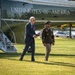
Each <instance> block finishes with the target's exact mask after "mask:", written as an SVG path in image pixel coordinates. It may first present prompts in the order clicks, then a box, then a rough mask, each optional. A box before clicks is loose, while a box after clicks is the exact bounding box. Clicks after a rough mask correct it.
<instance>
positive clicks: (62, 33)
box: [55, 31, 75, 38]
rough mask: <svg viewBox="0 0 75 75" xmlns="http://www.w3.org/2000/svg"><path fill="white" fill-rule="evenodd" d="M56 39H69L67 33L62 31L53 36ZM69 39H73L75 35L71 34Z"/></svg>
mask: <svg viewBox="0 0 75 75" xmlns="http://www.w3.org/2000/svg"><path fill="white" fill-rule="evenodd" d="M55 36H56V37H69V32H63V31H58V32H57V33H56V34H55ZM71 37H72V38H75V34H72V33H71Z"/></svg>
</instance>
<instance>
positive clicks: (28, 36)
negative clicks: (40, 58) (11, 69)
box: [20, 16, 38, 61]
mask: <svg viewBox="0 0 75 75" xmlns="http://www.w3.org/2000/svg"><path fill="white" fill-rule="evenodd" d="M34 23H35V17H33V16H32V17H30V19H29V23H27V24H26V28H25V32H26V33H25V48H24V50H23V53H22V54H21V57H20V60H21V61H22V60H23V57H24V55H25V54H26V51H27V50H28V48H29V47H31V61H35V59H34V54H35V39H34V38H37V37H38V34H36V33H35V25H34Z"/></svg>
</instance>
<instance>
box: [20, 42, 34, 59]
mask: <svg viewBox="0 0 75 75" xmlns="http://www.w3.org/2000/svg"><path fill="white" fill-rule="evenodd" d="M29 47H31V60H34V54H35V41H33V42H30V43H25V47H24V49H23V52H22V54H21V57H20V60H22V59H23V57H24V55H25V54H26V51H27V50H28V48H29Z"/></svg>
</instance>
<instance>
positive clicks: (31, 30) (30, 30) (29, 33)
mask: <svg viewBox="0 0 75 75" xmlns="http://www.w3.org/2000/svg"><path fill="white" fill-rule="evenodd" d="M33 35H35V26H34V25H33V27H32V25H31V23H27V24H26V28H25V43H31V42H33V41H34V38H33Z"/></svg>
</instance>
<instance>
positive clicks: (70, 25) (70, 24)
mask: <svg viewBox="0 0 75 75" xmlns="http://www.w3.org/2000/svg"><path fill="white" fill-rule="evenodd" d="M69 27H70V28H69V36H70V38H72V36H71V31H72V30H71V27H72V23H69Z"/></svg>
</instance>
